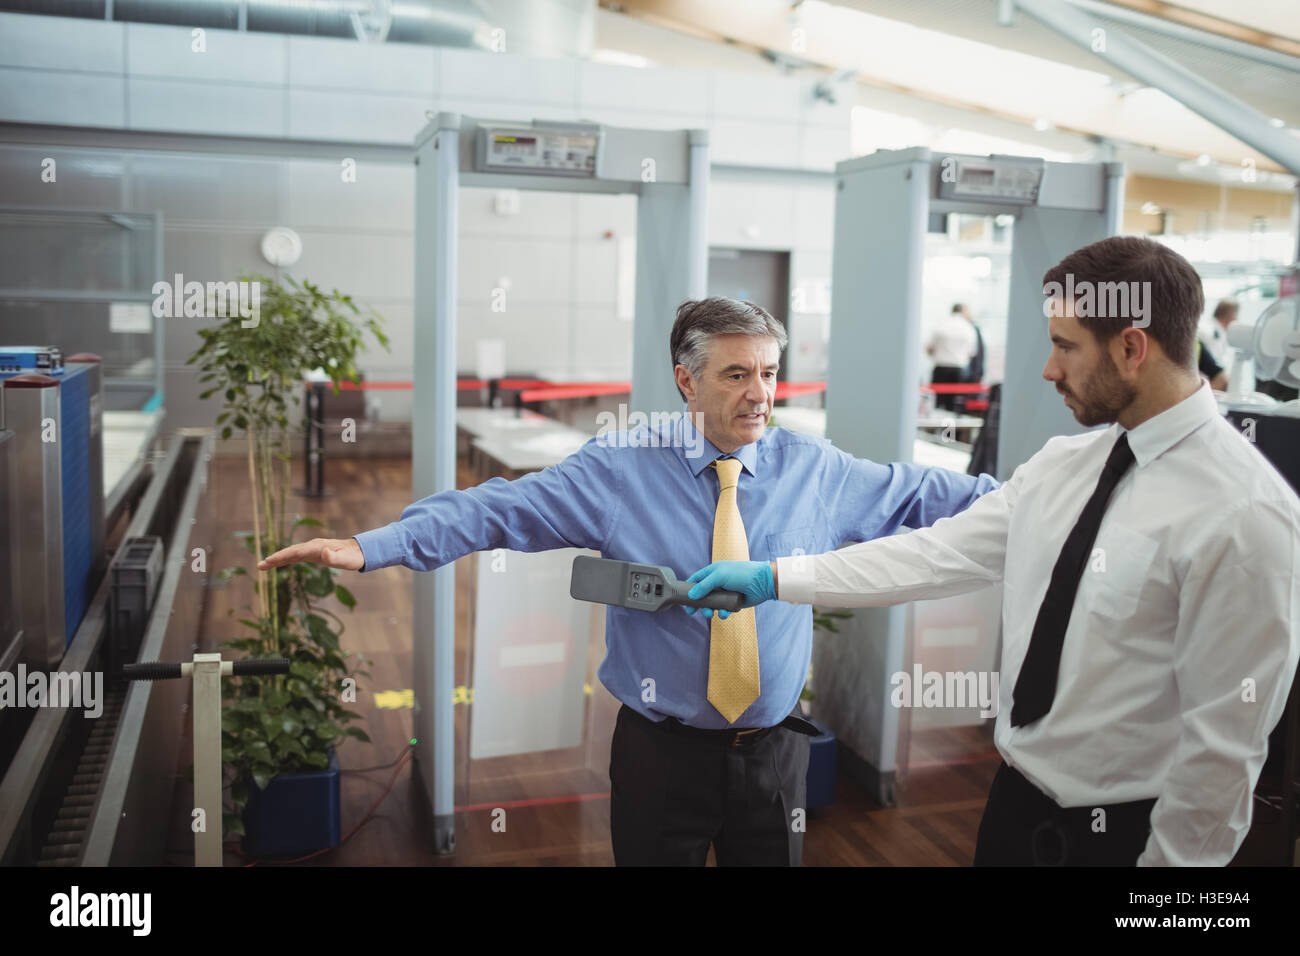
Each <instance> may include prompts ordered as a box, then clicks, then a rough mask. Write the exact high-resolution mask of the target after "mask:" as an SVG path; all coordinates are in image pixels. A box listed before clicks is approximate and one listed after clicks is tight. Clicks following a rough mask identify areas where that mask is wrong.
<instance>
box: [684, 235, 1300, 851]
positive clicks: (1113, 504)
mask: <svg viewBox="0 0 1300 956" xmlns="http://www.w3.org/2000/svg"><path fill="white" fill-rule="evenodd" d="M1067 274H1068V275H1072V276H1073V278H1074V288H1075V289H1082V288H1085V287H1087V286H1091V287H1093V288H1096V287H1098V286H1099V284H1101V283H1110V282H1115V281H1116V280H1119V281H1122V282H1144V283H1150V286H1149V288H1150V289H1151V295H1150V302H1151V303H1152V308H1151V312H1150V315H1149V316H1148V318H1149V322H1148V324H1147V325H1145V326H1139V325H1138V324H1137V323H1135V322H1133V321H1132V319H1131V318H1130V317H1128V316H1124V315H1118V316H1095V315H1090V314H1089V315H1079V314H1076V308H1075V307H1076V303H1075V302H1074V301H1071V300H1069V299H1066V298H1065V297H1064V296H1061V295H1060V292H1059V290H1060V289H1061V288H1063V287H1064V285H1065V283H1064V282H1063V280H1064V278H1065V277H1066V275H1067ZM1043 282H1044V287H1045V288H1044V292H1045V293H1046V292H1047V291H1048V288H1055V289H1057V290H1058V292H1057V294H1056V295H1055V296H1054V297H1052V298H1049V299H1048V302H1049V303H1050V306H1051V309H1050V311H1051V315H1050V318H1049V324H1048V331H1049V334H1050V336H1051V341H1052V349H1051V352H1050V354H1049V356H1048V359H1047V364H1046V365H1045V366H1044V368H1043V378H1044V379H1046V380H1047V381H1048V382H1050V383H1052V385H1054V386H1055V388H1056V391H1057V392H1058V393H1060V394H1061V395H1062V396H1063V397H1064V400H1065V404H1066V407H1067V408H1069V409H1070V411H1071V412H1073V413H1074V417H1075V419H1076V420H1077V421H1078V422H1079V424H1080V425H1083V426H1085V427H1091V426H1094V425H1102V424H1109V425H1110V427H1109V428H1106V429H1101V430H1092V431H1087V432H1083V433H1082V434H1077V435H1061V436H1057V437H1054V438H1051V439H1049V440H1048V442H1047V444H1046V445H1044V446H1043V448H1042V450H1041V451H1039V452H1038V453H1037V454H1036V455H1034V456H1033V457H1032V458H1030V459H1029V460H1028V461H1026V462H1025V463H1024V464H1022V465H1020V467H1019V468H1017V469H1016V470H1015V473H1014V474H1013V475H1012V476H1011V479H1010V481H1008V482H1007V483H1006V484H1005V485H1003V486H1002V487H1001V488H999V489H998V490H997V491H994V492H991V493H990V494H987V495H985V496H983V497H982V498H980V499H979V500H978V501H977V502H975V504H974V505H972V506H971V507H970V508H969V509H968V510H966V511H965V512H963V513H962V514H959V515H957V516H955V517H953V518H946V519H944V520H943V521H937V522H935V524H934V526H933V527H931V528H926V529H922V530H919V531H914V532H912V533H910V534H904V535H897V536H894V537H890V538H885V539H882V540H880V541H872V542H868V543H866V544H860V545H854V546H853V547H850V548H845V549H843V550H840V551H832V552H828V553H825V554H818V555H811V556H795V557H785V558H778V559H777V560H776V561H774V562H770V563H764V564H761V565H756V564H755V563H753V562H739V561H721V562H715V563H714V564H712V565H709V566H707V567H704V568H701V569H700V570H699V571H696V572H695V573H694V574H692V575H691V576H690V578H689V579H688V580H690V581H692V582H696V586H695V587H694V588H692V589H691V591H690V596H691V597H693V598H699V597H702V596H703V595H705V594H707V593H708V592H709V591H712V590H714V589H715V588H721V589H724V590H731V591H740V592H743V593H744V594H745V599H746V600H745V605H746V606H748V605H750V604H758V603H760V602H762V601H771V600H780V601H788V602H791V603H799V604H803V603H810V604H815V605H817V606H818V607H869V606H878V605H891V604H901V603H904V602H906V601H914V600H925V599H932V598H940V597H947V596H949V595H953V594H961V593H964V592H967V591H973V590H976V589H978V588H982V587H987V586H988V585H990V584H993V583H995V582H999V581H1000V582H1002V585H1003V591H1002V594H1003V597H1002V633H1003V641H1002V660H1001V667H1000V671H999V672H1000V674H1001V680H1000V690H999V701H998V709H997V716H996V718H995V721H996V722H995V724H994V734H993V740H994V745H995V746H996V747H997V749H998V751H999V753H1000V754H1001V755H1002V758H1003V763H1002V765H1001V767H1000V768H999V769H998V772H997V775H996V776H995V777H994V779H993V785H992V788H991V789H990V791H989V798H988V803H987V805H986V806H985V809H984V817H983V819H982V820H981V822H980V828H979V836H978V840H977V844H976V848H975V864H976V865H992V866H1024V865H1030V864H1035V865H1085V866H1088V865H1106V866H1120V865H1127V866H1131V865H1133V864H1134V863H1136V864H1137V865H1139V866H1169V865H1179V866H1189V865H1190V866H1224V865H1226V864H1227V863H1228V862H1229V861H1230V860H1231V859H1232V858H1233V856H1234V855H1235V854H1236V852H1237V850H1238V848H1239V847H1240V846H1241V844H1242V841H1243V840H1244V839H1245V837H1246V833H1247V832H1248V831H1249V830H1250V824H1251V815H1252V810H1253V794H1254V790H1255V785H1256V783H1257V782H1258V780H1259V775H1260V771H1261V769H1262V768H1263V766H1264V761H1265V758H1266V757H1267V755H1268V738H1269V732H1270V731H1271V730H1272V729H1273V727H1274V726H1276V725H1277V723H1278V721H1279V719H1280V718H1281V716H1282V713H1283V710H1284V709H1285V706H1286V701H1287V695H1288V692H1289V691H1290V690H1291V685H1292V681H1293V679H1294V676H1295V672H1296V663H1297V658H1300V499H1297V497H1296V493H1295V492H1294V491H1293V490H1292V489H1291V487H1290V485H1288V484H1287V483H1286V481H1285V479H1283V478H1282V476H1281V475H1280V474H1278V472H1277V471H1276V470H1275V469H1274V468H1273V466H1272V465H1270V464H1269V463H1268V461H1267V460H1265V458H1264V457H1263V456H1262V455H1261V454H1260V453H1259V452H1258V450H1256V448H1255V447H1254V446H1253V445H1252V444H1251V443H1250V442H1248V441H1246V440H1244V439H1243V438H1242V436H1241V434H1240V433H1238V432H1237V430H1236V429H1235V428H1233V426H1232V425H1230V424H1228V422H1227V421H1226V420H1225V419H1224V417H1223V416H1222V415H1221V414H1219V410H1218V407H1217V404H1216V402H1215V400H1214V397H1213V395H1212V394H1211V392H1210V389H1209V387H1208V386H1207V385H1206V384H1205V383H1204V382H1202V381H1201V380H1200V377H1199V376H1198V375H1197V373H1196V371H1195V356H1194V351H1195V345H1196V326H1197V322H1198V320H1199V317H1200V315H1201V310H1202V309H1203V307H1204V297H1203V293H1202V291H1201V280H1200V277H1199V276H1198V275H1197V274H1196V270H1195V269H1193V268H1192V266H1191V264H1190V263H1189V262H1187V260H1186V259H1184V258H1183V257H1182V256H1180V255H1178V254H1177V253H1176V252H1174V251H1173V250H1172V249H1169V248H1168V247H1166V246H1163V245H1161V244H1160V243H1157V242H1154V241H1152V240H1149V239H1141V238H1137V237H1135V236H1116V237H1112V238H1110V239H1104V240H1102V241H1101V242H1098V243H1094V244H1093V245H1090V246H1086V247H1084V248H1083V249H1080V250H1078V251H1077V252H1074V253H1072V254H1070V255H1069V256H1066V257H1065V259H1063V260H1062V261H1061V262H1060V263H1058V264H1057V265H1056V266H1054V267H1052V268H1051V269H1050V270H1048V272H1047V274H1046V275H1045V276H1044V278H1043ZM1087 311H1088V312H1089V313H1091V312H1092V310H1091V309H1088V310H1087ZM1207 501H1215V502H1222V503H1226V504H1225V505H1224V507H1221V508H1217V507H1216V508H1214V509H1207V508H1206V507H1205V503H1206V502H1207ZM706 613H711V612H706ZM718 613H719V614H723V613H726V612H718Z"/></svg>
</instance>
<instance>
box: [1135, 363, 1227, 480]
mask: <svg viewBox="0 0 1300 956" xmlns="http://www.w3.org/2000/svg"><path fill="white" fill-rule="evenodd" d="M1218 414H1219V403H1218V402H1217V401H1215V399H1214V392H1213V391H1212V390H1211V389H1210V383H1209V382H1205V381H1202V382H1201V387H1200V388H1198V389H1197V390H1196V391H1195V392H1193V393H1192V394H1191V395H1189V396H1187V397H1186V398H1185V399H1183V400H1182V401H1181V402H1179V403H1178V404H1177V405H1173V406H1171V407H1169V408H1166V409H1165V410H1164V411H1163V412H1161V413H1160V414H1159V415H1155V416H1153V417H1151V418H1148V419H1147V420H1146V421H1144V422H1143V423H1142V424H1141V425H1138V426H1137V427H1136V428H1133V429H1130V430H1129V431H1128V444H1129V447H1130V448H1131V449H1133V457H1134V459H1135V460H1136V462H1137V466H1138V467H1139V468H1142V467H1144V466H1146V465H1148V464H1150V463H1151V462H1153V461H1155V460H1156V459H1157V458H1159V457H1160V456H1161V455H1163V454H1164V453H1165V452H1167V451H1168V450H1169V449H1170V448H1172V447H1174V445H1176V444H1178V443H1179V442H1180V441H1182V440H1183V439H1184V438H1186V437H1187V436H1188V435H1190V434H1191V433H1192V432H1194V431H1196V429H1198V428H1200V427H1201V426H1202V425H1204V424H1205V423H1206V422H1208V421H1210V420H1211V419H1213V418H1215V417H1216V416H1217V415H1218ZM1119 431H1121V432H1122V431H1123V429H1122V428H1121V429H1119Z"/></svg>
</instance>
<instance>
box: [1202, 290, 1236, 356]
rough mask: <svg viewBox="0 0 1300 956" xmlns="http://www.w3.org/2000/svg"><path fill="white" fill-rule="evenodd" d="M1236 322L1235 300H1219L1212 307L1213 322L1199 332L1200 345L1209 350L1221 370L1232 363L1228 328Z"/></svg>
mask: <svg viewBox="0 0 1300 956" xmlns="http://www.w3.org/2000/svg"><path fill="white" fill-rule="evenodd" d="M1236 321H1237V300H1236V299H1220V300H1219V304H1218V305H1216V306H1215V307H1214V321H1212V322H1211V323H1210V324H1209V326H1207V327H1206V328H1205V329H1204V330H1202V332H1201V344H1202V346H1204V347H1205V348H1207V349H1209V352H1210V355H1212V356H1213V357H1214V361H1215V362H1217V363H1218V364H1219V365H1220V366H1222V367H1223V368H1227V367H1228V365H1229V363H1230V362H1231V361H1232V346H1231V345H1229V344H1228V326H1230V325H1232V323H1233V322H1236Z"/></svg>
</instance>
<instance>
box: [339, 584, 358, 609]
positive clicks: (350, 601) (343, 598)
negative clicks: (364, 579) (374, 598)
mask: <svg viewBox="0 0 1300 956" xmlns="http://www.w3.org/2000/svg"><path fill="white" fill-rule="evenodd" d="M334 596H335V597H337V598H338V599H339V603H340V604H342V605H343V606H344V607H346V608H349V609H350V608H354V607H356V606H357V599H356V598H354V597H353V596H352V592H351V591H349V590H348V589H347V588H345V587H344V586H343V585H341V584H336V585H335V586H334Z"/></svg>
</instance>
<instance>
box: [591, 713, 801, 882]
mask: <svg viewBox="0 0 1300 956" xmlns="http://www.w3.org/2000/svg"><path fill="white" fill-rule="evenodd" d="M808 752H809V738H808V737H807V735H805V734H801V733H798V732H796V731H793V730H789V729H787V728H785V727H780V726H778V727H773V728H769V729H765V730H760V731H757V732H755V733H752V734H742V735H740V736H739V737H737V738H736V742H735V743H732V742H728V741H727V740H726V739H724V738H719V737H700V736H691V735H688V734H687V733H684V732H682V731H680V730H673V729H671V725H670V724H669V722H668V721H664V722H663V723H656V722H655V721H652V720H649V719H647V718H645V717H642V716H641V715H640V714H638V713H637V712H636V711H635V710H633V709H632V708H631V707H628V706H627V705H626V704H625V705H624V706H623V707H622V709H620V710H619V712H618V722H617V723H616V724H615V726H614V740H613V743H612V744H611V746H610V757H609V780H610V806H609V823H610V832H611V837H612V839H613V843H614V862H615V863H616V864H618V865H619V866H703V865H704V861H705V859H706V857H707V855H708V851H709V844H710V843H712V844H713V850H714V854H715V856H716V858H717V862H718V865H719V866H799V865H800V863H801V861H802V859H803V826H804V822H805V818H806V815H807V810H806V807H805V795H806V790H807V778H808ZM795 811H800V812H798V813H796V812H795Z"/></svg>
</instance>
